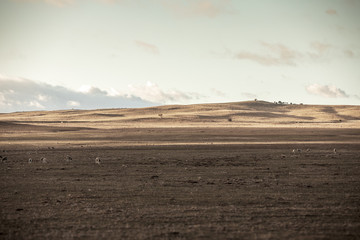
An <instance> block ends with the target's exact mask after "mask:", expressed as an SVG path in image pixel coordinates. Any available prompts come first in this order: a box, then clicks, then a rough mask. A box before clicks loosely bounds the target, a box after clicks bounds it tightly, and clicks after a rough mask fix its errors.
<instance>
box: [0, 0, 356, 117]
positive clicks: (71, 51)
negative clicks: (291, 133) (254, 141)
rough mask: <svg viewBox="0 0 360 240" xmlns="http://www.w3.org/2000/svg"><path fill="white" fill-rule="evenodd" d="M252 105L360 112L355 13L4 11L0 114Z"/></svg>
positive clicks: (54, 1)
mask: <svg viewBox="0 0 360 240" xmlns="http://www.w3.org/2000/svg"><path fill="white" fill-rule="evenodd" d="M254 98H258V99H263V100H266V101H279V100H281V101H286V102H294V103H308V104H354V105H358V104H360V1H359V0H316V1H314V0H297V1H295V0H258V1H254V0H241V1H235V0H1V1H0V112H10V111H24V110H37V109H38V110H51V109H64V108H109V107H143V106H153V105H160V104H191V103H209V102H232V101H244V100H250V99H254Z"/></svg>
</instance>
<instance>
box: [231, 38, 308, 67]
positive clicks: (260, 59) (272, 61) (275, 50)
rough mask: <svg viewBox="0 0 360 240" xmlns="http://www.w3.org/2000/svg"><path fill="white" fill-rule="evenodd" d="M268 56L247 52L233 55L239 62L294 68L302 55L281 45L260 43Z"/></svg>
mask: <svg viewBox="0 0 360 240" xmlns="http://www.w3.org/2000/svg"><path fill="white" fill-rule="evenodd" d="M261 45H262V47H263V48H265V50H267V52H268V54H259V53H253V52H248V51H242V52H239V53H237V54H236V55H235V58H236V59H239V60H250V61H254V62H257V63H259V64H261V65H265V66H273V65H289V66H295V65H296V63H295V60H296V59H297V58H299V57H301V56H302V55H301V54H300V53H298V52H296V51H294V50H291V49H289V48H288V47H286V46H284V45H282V44H270V43H266V42H262V43H261Z"/></svg>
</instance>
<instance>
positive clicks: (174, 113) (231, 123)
mask: <svg viewBox="0 0 360 240" xmlns="http://www.w3.org/2000/svg"><path fill="white" fill-rule="evenodd" d="M0 122H2V124H3V125H4V124H5V123H9V124H10V123H11V124H13V125H14V124H17V125H19V124H22V126H23V127H25V126H26V125H28V126H33V125H36V126H51V127H89V128H121V127H177V126H181V127H184V126H204V127H206V126H221V127H247V126H249V127H277V126H281V127H336V128H337V127H347V128H360V106H356V105H302V104H276V103H270V102H265V101H245V102H230V103H212V104H193V105H165V106H157V107H148V108H129V109H127V108H125V109H97V110H57V111H32V112H15V113H3V114H0Z"/></svg>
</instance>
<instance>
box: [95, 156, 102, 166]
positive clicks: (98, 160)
mask: <svg viewBox="0 0 360 240" xmlns="http://www.w3.org/2000/svg"><path fill="white" fill-rule="evenodd" d="M95 163H96V164H99V165H100V163H101V160H100V158H99V157H97V158H95Z"/></svg>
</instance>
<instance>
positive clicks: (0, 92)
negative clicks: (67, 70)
mask: <svg viewBox="0 0 360 240" xmlns="http://www.w3.org/2000/svg"><path fill="white" fill-rule="evenodd" d="M0 86H1V88H0V112H14V111H31V110H56V109H68V108H69V107H71V108H72V107H81V108H82V109H98V108H126V107H149V106H155V105H158V103H154V102H150V101H147V100H144V99H143V98H140V97H137V96H134V95H129V96H124V95H123V96H121V95H117V96H110V95H109V94H108V93H107V92H106V91H103V90H101V89H99V88H95V87H90V88H89V89H88V91H87V92H85V93H84V92H77V91H73V90H71V89H68V88H64V87H60V86H52V85H49V84H46V83H39V82H35V81H31V80H27V79H22V78H10V77H5V76H3V75H0Z"/></svg>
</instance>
